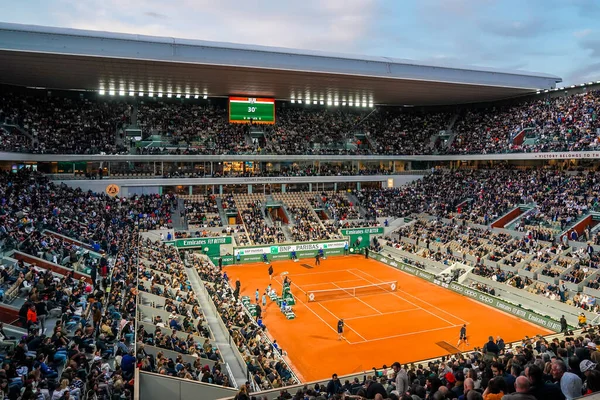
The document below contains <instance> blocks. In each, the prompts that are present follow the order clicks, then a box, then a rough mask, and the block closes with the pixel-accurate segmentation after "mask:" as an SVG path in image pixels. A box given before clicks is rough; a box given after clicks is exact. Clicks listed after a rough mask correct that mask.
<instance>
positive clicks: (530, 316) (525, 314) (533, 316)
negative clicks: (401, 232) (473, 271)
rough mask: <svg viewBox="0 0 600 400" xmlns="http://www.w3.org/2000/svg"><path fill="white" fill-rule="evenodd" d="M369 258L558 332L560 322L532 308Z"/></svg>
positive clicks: (385, 259)
mask: <svg viewBox="0 0 600 400" xmlns="http://www.w3.org/2000/svg"><path fill="white" fill-rule="evenodd" d="M371 258H373V259H375V260H377V261H381V262H383V263H385V264H388V265H390V266H392V267H394V268H397V269H399V270H400V271H404V272H407V273H409V274H411V275H415V276H417V277H419V278H422V279H425V280H427V281H429V282H432V283H434V284H436V285H439V286H442V287H444V288H446V289H450V290H452V291H453V292H456V293H460V294H462V295H463V296H467V297H470V298H472V299H473V300H477V301H478V302H480V303H484V304H487V305H488V306H492V307H494V308H497V309H499V310H501V311H504V312H507V313H509V314H511V315H514V316H516V317H519V318H521V319H524V320H527V321H530V322H533V323H534V324H537V325H540V326H543V327H544V328H547V329H550V330H553V331H555V332H560V322H559V321H557V320H555V319H553V318H550V317H548V316H544V315H541V314H538V313H537V312H535V311H532V310H527V309H524V308H522V307H519V306H517V305H515V304H512V303H509V302H507V301H504V300H501V299H499V298H497V297H495V296H491V295H489V294H487V293H483V292H480V291H478V290H475V289H472V288H470V287H467V286H464V285H461V284H459V283H456V282H451V283H446V282H443V281H442V280H439V279H437V278H436V276H435V275H434V274H432V273H430V272H426V271H423V270H422V269H420V268H417V267H413V266H411V265H408V264H406V263H403V262H400V261H396V260H393V259H391V258H388V257H385V256H382V255H380V254H375V255H373V256H372V257H371Z"/></svg>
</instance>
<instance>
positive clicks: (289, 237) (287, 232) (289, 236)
mask: <svg viewBox="0 0 600 400" xmlns="http://www.w3.org/2000/svg"><path fill="white" fill-rule="evenodd" d="M281 230H282V231H283V234H284V236H285V240H286V241H288V242H293V241H294V238H293V237H292V231H291V230H290V227H289V226H288V225H286V224H281Z"/></svg>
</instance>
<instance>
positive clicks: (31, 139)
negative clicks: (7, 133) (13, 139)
mask: <svg viewBox="0 0 600 400" xmlns="http://www.w3.org/2000/svg"><path fill="white" fill-rule="evenodd" d="M0 126H2V127H4V128H12V129H16V130H18V131H19V132H20V133H21V135H23V136H25V137H27V138H28V139H29V142H30V143H31V148H34V149H36V148H37V147H38V144H39V140H38V139H37V138H36V137H34V136H33V135H32V134H31V133H29V132H27V130H25V129H24V128H22V127H21V126H19V125H17V124H8V123H3V124H2V125H0Z"/></svg>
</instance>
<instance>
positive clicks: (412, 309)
mask: <svg viewBox="0 0 600 400" xmlns="http://www.w3.org/2000/svg"><path fill="white" fill-rule="evenodd" d="M421 310H422V309H421V308H409V309H407V310H400V311H390V312H384V313H381V315H392V314H400V313H405V312H409V311H421ZM373 317H375V315H362V316H360V317H351V318H344V321H351V320H353V319H361V318H373Z"/></svg>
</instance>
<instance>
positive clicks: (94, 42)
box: [0, 23, 562, 105]
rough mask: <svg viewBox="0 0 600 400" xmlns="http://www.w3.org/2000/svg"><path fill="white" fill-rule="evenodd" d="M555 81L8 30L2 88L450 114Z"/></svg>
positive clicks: (1, 45) (103, 35) (0, 30)
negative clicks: (411, 108)
mask: <svg viewBox="0 0 600 400" xmlns="http://www.w3.org/2000/svg"><path fill="white" fill-rule="evenodd" d="M561 81H562V79H561V78H559V77H557V76H553V75H548V74H541V73H531V72H523V71H503V70H492V69H487V68H479V67H477V68H476V67H465V66H461V67H455V66H454V67H450V66H445V65H442V64H439V65H435V64H431V63H429V64H423V63H417V62H415V61H410V60H400V59H392V58H386V57H365V56H351V55H343V54H333V53H323V52H316V51H304V50H292V49H283V48H275V47H264V46H250V45H240V44H231V43H218V42H207V41H199V40H186V39H174V38H165V37H151V36H142V35H131V34H120V33H109V32H95V31H85V30H75V29H63V28H51V27H41V26H31V25H19V24H8V23H0V83H4V84H10V85H19V86H29V87H43V88H49V89H66V90H73V89H74V90H99V89H104V90H106V91H109V90H114V91H115V92H116V93H119V91H121V90H123V91H125V92H130V91H135V92H139V91H142V92H145V93H148V92H153V93H158V92H162V93H165V94H166V93H173V94H176V93H181V94H188V93H189V94H191V95H196V94H198V95H204V94H206V95H208V96H211V97H213V96H229V95H248V96H252V97H254V96H263V97H275V98H277V99H280V100H289V99H293V98H294V99H302V100H304V101H306V99H311V100H315V99H318V100H323V101H328V100H331V101H339V102H340V103H341V102H342V101H353V102H357V101H358V102H361V103H362V102H367V103H369V102H374V103H375V104H394V105H442V104H462V103H475V102H484V101H493V100H500V99H506V98H511V97H516V96H520V95H525V94H529V93H532V92H534V91H536V90H539V89H552V88H554V87H555V86H556V84H557V83H559V82H561Z"/></svg>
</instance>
